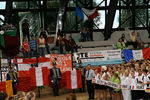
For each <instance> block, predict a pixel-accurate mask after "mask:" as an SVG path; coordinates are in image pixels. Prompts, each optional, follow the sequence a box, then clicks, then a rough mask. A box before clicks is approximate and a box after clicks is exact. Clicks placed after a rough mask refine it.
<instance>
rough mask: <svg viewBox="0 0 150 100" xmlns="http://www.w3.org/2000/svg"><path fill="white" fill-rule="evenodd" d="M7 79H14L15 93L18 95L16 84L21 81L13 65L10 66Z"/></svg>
mask: <svg viewBox="0 0 150 100" xmlns="http://www.w3.org/2000/svg"><path fill="white" fill-rule="evenodd" d="M6 80H12V87H13V94H14V95H16V94H17V88H16V85H17V84H18V83H19V81H18V75H17V73H16V72H14V71H13V67H10V71H9V73H7V79H6Z"/></svg>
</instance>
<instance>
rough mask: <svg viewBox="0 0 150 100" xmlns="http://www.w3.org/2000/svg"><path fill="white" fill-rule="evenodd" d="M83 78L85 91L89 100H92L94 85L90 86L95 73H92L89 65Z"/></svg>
mask: <svg viewBox="0 0 150 100" xmlns="http://www.w3.org/2000/svg"><path fill="white" fill-rule="evenodd" d="M85 77H86V81H87V90H88V94H89V100H94V84H92V79H93V78H94V77H95V73H94V70H92V69H91V65H90V64H89V65H88V67H87V71H86V74H85Z"/></svg>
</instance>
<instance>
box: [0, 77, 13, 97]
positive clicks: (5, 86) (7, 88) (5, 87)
mask: <svg viewBox="0 0 150 100" xmlns="http://www.w3.org/2000/svg"><path fill="white" fill-rule="evenodd" d="M0 92H6V93H7V94H8V97H11V96H13V89H12V80H9V81H3V82H0Z"/></svg>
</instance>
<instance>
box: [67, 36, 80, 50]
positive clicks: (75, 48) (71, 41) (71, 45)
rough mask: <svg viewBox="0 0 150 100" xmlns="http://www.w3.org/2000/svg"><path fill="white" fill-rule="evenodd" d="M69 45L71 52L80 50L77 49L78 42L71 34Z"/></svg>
mask: <svg viewBox="0 0 150 100" xmlns="http://www.w3.org/2000/svg"><path fill="white" fill-rule="evenodd" d="M68 46H69V52H70V51H71V52H78V51H77V45H76V42H75V41H74V39H73V38H72V37H71V36H69V38H68Z"/></svg>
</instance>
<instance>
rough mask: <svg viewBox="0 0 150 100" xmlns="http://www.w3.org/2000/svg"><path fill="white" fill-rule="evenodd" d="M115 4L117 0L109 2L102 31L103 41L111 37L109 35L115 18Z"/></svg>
mask: <svg viewBox="0 0 150 100" xmlns="http://www.w3.org/2000/svg"><path fill="white" fill-rule="evenodd" d="M117 4H118V0H110V4H109V7H108V13H107V15H106V24H105V29H104V37H105V40H108V39H109V38H110V37H111V33H112V32H111V31H112V26H113V22H114V18H115V13H116V8H117Z"/></svg>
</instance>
